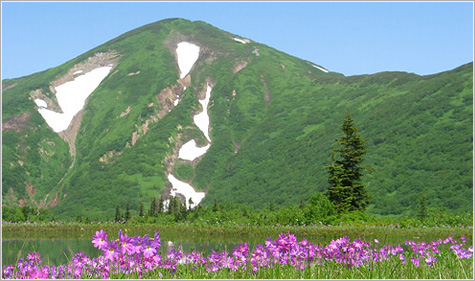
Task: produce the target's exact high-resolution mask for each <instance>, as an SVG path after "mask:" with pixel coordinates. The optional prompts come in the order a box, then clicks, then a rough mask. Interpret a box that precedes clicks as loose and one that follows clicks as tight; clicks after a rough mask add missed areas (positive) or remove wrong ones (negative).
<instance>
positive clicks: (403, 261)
mask: <svg viewBox="0 0 475 281" xmlns="http://www.w3.org/2000/svg"><path fill="white" fill-rule="evenodd" d="M399 259H400V260H401V262H402V264H405V263H406V258H405V257H404V255H403V254H399Z"/></svg>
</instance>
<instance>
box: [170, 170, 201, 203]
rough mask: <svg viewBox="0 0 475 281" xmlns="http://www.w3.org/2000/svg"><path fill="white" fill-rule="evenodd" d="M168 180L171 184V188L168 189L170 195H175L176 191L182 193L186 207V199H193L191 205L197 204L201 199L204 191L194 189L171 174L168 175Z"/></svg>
mask: <svg viewBox="0 0 475 281" xmlns="http://www.w3.org/2000/svg"><path fill="white" fill-rule="evenodd" d="M168 180H169V181H170V183H171V184H172V186H173V188H172V190H171V191H170V195H171V196H175V195H176V194H177V193H180V194H183V196H185V198H186V206H187V207H188V201H189V200H190V198H191V200H193V205H194V206H197V205H198V204H199V203H200V202H201V200H202V199H203V198H204V197H205V193H204V192H198V191H195V189H194V188H193V187H192V186H191V185H189V184H187V183H186V182H182V181H179V180H178V179H177V178H175V177H174V176H173V175H172V174H170V175H168ZM194 206H193V207H194Z"/></svg>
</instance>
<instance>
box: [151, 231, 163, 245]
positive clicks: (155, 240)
mask: <svg viewBox="0 0 475 281" xmlns="http://www.w3.org/2000/svg"><path fill="white" fill-rule="evenodd" d="M160 246H161V243H160V232H155V235H154V236H153V242H152V247H154V248H155V249H159V248H160Z"/></svg>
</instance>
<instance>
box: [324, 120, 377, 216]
mask: <svg viewBox="0 0 475 281" xmlns="http://www.w3.org/2000/svg"><path fill="white" fill-rule="evenodd" d="M341 130H342V132H343V135H342V137H341V138H339V139H336V142H337V144H338V145H339V148H336V149H333V154H332V164H331V165H330V166H328V167H327V169H328V173H329V174H330V177H329V179H328V182H329V183H330V188H329V189H328V190H327V192H326V195H327V196H328V198H329V199H330V201H331V202H332V203H333V204H334V206H335V208H336V210H337V211H338V212H347V211H364V210H365V209H366V206H367V205H368V204H369V202H370V195H369V193H368V192H367V191H366V189H365V185H364V184H362V183H361V177H362V176H363V172H364V171H365V170H368V169H367V168H364V167H362V166H361V163H362V162H363V160H364V159H363V155H364V154H365V153H366V145H365V142H364V140H363V139H362V138H361V135H360V134H359V133H358V129H357V128H356V126H355V125H354V121H353V119H352V118H351V115H350V113H349V112H347V113H346V116H345V119H344V120H343V124H342V126H341ZM337 153H338V157H337V158H336V157H335V154H337Z"/></svg>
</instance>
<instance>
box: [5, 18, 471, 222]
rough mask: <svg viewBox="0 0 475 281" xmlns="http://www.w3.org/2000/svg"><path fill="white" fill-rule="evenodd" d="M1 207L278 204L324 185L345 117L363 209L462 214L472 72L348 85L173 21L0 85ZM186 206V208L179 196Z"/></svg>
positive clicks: (78, 211)
mask: <svg viewBox="0 0 475 281" xmlns="http://www.w3.org/2000/svg"><path fill="white" fill-rule="evenodd" d="M2 99H3V107H2V152H3V153H2V169H3V172H2V199H3V201H2V202H3V205H7V206H11V205H16V206H25V205H29V206H34V207H39V208H49V209H50V211H51V212H52V213H53V214H54V215H55V217H56V218H60V219H71V218H75V217H76V216H78V215H81V216H88V217H90V218H91V219H103V218H112V217H113V215H114V212H115V208H116V206H117V205H120V206H122V208H124V207H125V205H126V204H127V203H130V206H131V209H132V212H133V213H134V212H135V213H136V212H138V210H139V208H140V203H141V201H143V202H144V204H145V205H146V206H148V204H149V203H150V202H151V201H152V199H153V198H156V197H157V196H158V195H163V196H168V195H170V194H171V195H178V196H180V197H181V198H183V199H184V200H186V201H187V203H191V205H192V206H196V204H197V203H200V204H211V203H212V202H213V201H214V200H215V199H216V200H217V201H218V202H236V203H245V204H249V205H252V206H254V207H256V208H261V207H263V206H268V205H269V204H270V203H271V202H272V203H275V204H280V205H285V204H291V203H298V202H300V201H301V200H305V199H306V198H308V197H309V196H311V195H312V194H313V193H315V192H316V191H324V190H326V188H328V183H327V179H328V174H327V172H326V170H325V166H327V165H329V164H330V162H331V154H332V147H333V146H334V145H335V139H336V138H338V137H339V136H340V134H341V133H340V129H339V127H340V125H341V122H342V121H343V118H344V115H345V113H346V112H347V111H349V112H351V114H352V117H353V119H354V120H355V124H356V125H357V126H358V128H359V131H360V133H361V135H362V137H363V139H365V141H366V144H367V147H368V152H367V154H366V155H365V156H366V160H365V162H364V164H365V165H366V166H367V167H371V168H372V172H370V173H367V174H366V175H365V176H364V177H363V180H364V181H365V182H366V183H367V189H368V190H369V192H370V193H371V195H372V203H371V205H370V206H369V208H368V212H370V213H375V214H382V215H410V214H413V213H414V212H415V210H416V209H417V201H418V200H419V198H421V196H422V195H423V194H424V195H425V196H426V197H427V199H428V200H427V201H428V207H433V208H437V209H441V208H445V209H447V210H450V211H453V212H457V211H471V210H472V206H473V187H472V186H473V180H472V171H473V170H472V160H473V158H472V151H473V150H472V143H473V129H472V121H473V119H472V118H473V117H472V116H473V108H472V105H473V63H469V64H466V65H463V66H460V67H458V68H456V69H454V70H451V71H446V72H442V73H438V74H434V75H429V76H419V75H416V74H411V73H404V72H382V73H376V74H372V75H359V76H350V77H346V76H344V75H342V74H339V73H335V72H331V71H328V70H327V69H325V68H324V67H323V66H320V65H318V64H316V63H313V62H309V61H305V60H301V59H299V58H296V57H293V56H290V55H288V54H285V53H283V52H280V51H278V50H276V49H273V48H271V47H269V46H266V45H263V44H260V43H257V42H254V41H252V40H250V39H247V38H243V37H240V36H239V35H235V34H231V33H229V32H226V31H222V30H219V29H218V28H215V27H213V26H211V25H209V24H206V23H204V22H200V21H195V22H191V21H188V20H183V19H168V20H163V21H159V22H156V23H152V24H149V25H146V26H143V27H141V28H138V29H135V30H132V31H130V32H127V33H125V34H123V35H121V36H119V37H117V38H115V39H113V40H111V41H109V42H106V43H105V44H103V45H101V46H98V47H96V48H94V49H92V50H90V51H88V52H86V53H85V54H83V55H81V56H79V57H77V58H74V59H72V60H70V61H68V62H66V63H64V64H62V65H60V66H58V67H55V68H51V69H48V70H45V71H43V72H39V73H35V74H32V75H29V76H26V77H21V78H17V79H7V80H3V81H2ZM190 198H191V201H190Z"/></svg>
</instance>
